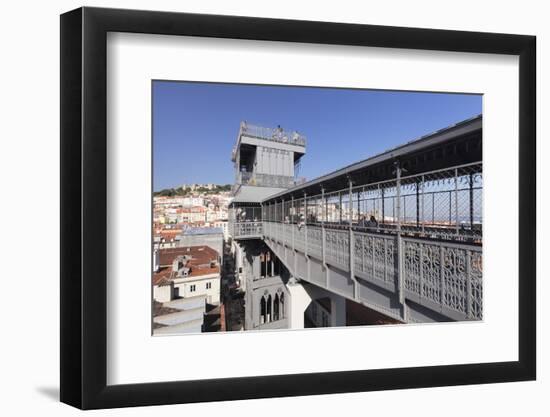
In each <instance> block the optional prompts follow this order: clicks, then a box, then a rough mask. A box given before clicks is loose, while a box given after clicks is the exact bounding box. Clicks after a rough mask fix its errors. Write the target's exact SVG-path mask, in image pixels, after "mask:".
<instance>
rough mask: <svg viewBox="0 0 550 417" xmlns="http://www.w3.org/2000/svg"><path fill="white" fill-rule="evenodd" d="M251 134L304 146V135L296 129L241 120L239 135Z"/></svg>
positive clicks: (256, 136)
mask: <svg viewBox="0 0 550 417" xmlns="http://www.w3.org/2000/svg"><path fill="white" fill-rule="evenodd" d="M241 135H246V136H251V137H255V138H258V139H265V140H272V141H275V142H280V143H289V144H291V145H298V146H306V137H305V136H304V135H302V134H300V133H298V132H296V131H289V130H284V129H282V128H281V127H276V128H269V127H262V126H257V125H253V124H250V123H247V122H241V128H240V131H239V137H240V136H241Z"/></svg>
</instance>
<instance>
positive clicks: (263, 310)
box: [260, 297, 267, 324]
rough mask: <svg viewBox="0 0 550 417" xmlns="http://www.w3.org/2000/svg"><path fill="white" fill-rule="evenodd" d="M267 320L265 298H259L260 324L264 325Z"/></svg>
mask: <svg viewBox="0 0 550 417" xmlns="http://www.w3.org/2000/svg"><path fill="white" fill-rule="evenodd" d="M266 318H267V306H266V299H265V297H261V298H260V324H264V323H265V322H266Z"/></svg>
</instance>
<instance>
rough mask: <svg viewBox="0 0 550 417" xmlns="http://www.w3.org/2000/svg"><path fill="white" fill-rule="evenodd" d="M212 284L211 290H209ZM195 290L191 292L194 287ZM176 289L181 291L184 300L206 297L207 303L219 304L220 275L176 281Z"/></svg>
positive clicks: (180, 294)
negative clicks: (208, 286) (208, 285)
mask: <svg viewBox="0 0 550 417" xmlns="http://www.w3.org/2000/svg"><path fill="white" fill-rule="evenodd" d="M207 284H210V288H207ZM193 285H194V286H195V290H194V291H191V288H192V286H193ZM174 288H175V289H177V290H178V291H179V296H180V297H184V298H190V297H196V296H199V295H205V296H206V297H207V302H208V303H210V304H218V303H219V302H220V275H219V274H209V275H201V276H198V277H186V278H181V279H176V280H174Z"/></svg>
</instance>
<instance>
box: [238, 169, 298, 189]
mask: <svg viewBox="0 0 550 417" xmlns="http://www.w3.org/2000/svg"><path fill="white" fill-rule="evenodd" d="M297 183H298V180H295V179H294V177H289V176H286V175H271V174H260V173H257V172H256V173H255V172H248V171H241V172H239V173H237V178H236V181H235V185H237V186H238V185H252V186H257V187H275V188H290V187H293V186H294V185H296V184H297Z"/></svg>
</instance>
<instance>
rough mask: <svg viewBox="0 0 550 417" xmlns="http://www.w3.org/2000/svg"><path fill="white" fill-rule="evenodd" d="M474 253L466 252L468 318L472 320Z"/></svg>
mask: <svg viewBox="0 0 550 417" xmlns="http://www.w3.org/2000/svg"><path fill="white" fill-rule="evenodd" d="M471 263H472V252H471V251H466V317H467V318H469V319H470V318H472V276H471Z"/></svg>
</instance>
